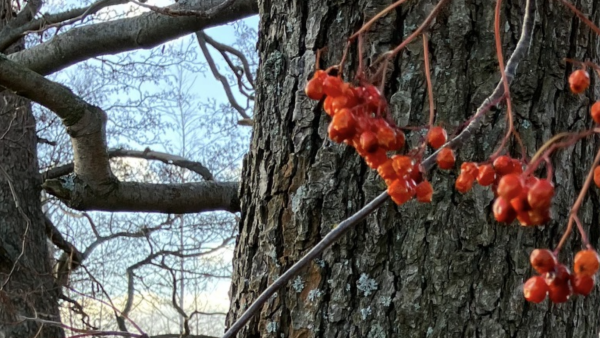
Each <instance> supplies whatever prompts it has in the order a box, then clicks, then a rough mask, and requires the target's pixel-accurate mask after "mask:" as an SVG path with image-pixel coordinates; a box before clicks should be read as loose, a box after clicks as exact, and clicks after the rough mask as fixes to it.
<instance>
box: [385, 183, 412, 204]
mask: <svg viewBox="0 0 600 338" xmlns="http://www.w3.org/2000/svg"><path fill="white" fill-rule="evenodd" d="M387 191H388V194H389V195H390V197H392V200H393V201H394V203H396V204H398V205H402V204H404V203H406V202H408V201H410V199H411V198H412V197H413V196H414V194H415V189H413V187H412V186H411V184H409V183H408V182H407V181H406V180H404V179H396V180H394V182H392V184H390V186H389V187H388V189H387Z"/></svg>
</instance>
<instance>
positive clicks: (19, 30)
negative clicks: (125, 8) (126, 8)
mask: <svg viewBox="0 0 600 338" xmlns="http://www.w3.org/2000/svg"><path fill="white" fill-rule="evenodd" d="M127 2H129V0H99V1H96V2H95V3H93V4H91V5H90V6H87V7H82V8H75V9H71V10H68V11H65V12H61V13H56V14H49V15H43V16H42V17H41V18H39V19H36V20H32V21H27V22H23V21H15V22H14V23H13V22H11V23H9V24H8V25H6V26H4V27H3V28H2V30H0V51H1V50H5V49H6V48H8V46H10V45H12V44H13V43H15V42H16V41H18V40H19V39H20V38H22V37H23V36H24V35H25V34H27V33H28V32H31V31H38V30H42V29H48V28H50V27H53V26H56V25H57V24H61V25H66V24H71V23H73V22H75V21H76V20H83V19H84V18H85V17H86V16H88V15H92V14H95V13H97V12H98V11H99V10H101V9H103V8H106V7H109V6H114V5H119V4H124V3H127ZM27 6H29V5H27ZM26 8H27V7H26Z"/></svg>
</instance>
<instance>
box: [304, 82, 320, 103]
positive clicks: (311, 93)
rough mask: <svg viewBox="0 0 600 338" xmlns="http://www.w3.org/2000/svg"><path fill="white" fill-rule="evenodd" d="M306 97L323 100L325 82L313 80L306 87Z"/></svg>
mask: <svg viewBox="0 0 600 338" xmlns="http://www.w3.org/2000/svg"><path fill="white" fill-rule="evenodd" d="M304 92H305V93H306V96H308V98H310V99H312V100H317V101H318V100H320V99H322V98H323V95H324V93H323V80H321V79H318V78H312V79H310V81H308V83H307V84H306V87H304Z"/></svg>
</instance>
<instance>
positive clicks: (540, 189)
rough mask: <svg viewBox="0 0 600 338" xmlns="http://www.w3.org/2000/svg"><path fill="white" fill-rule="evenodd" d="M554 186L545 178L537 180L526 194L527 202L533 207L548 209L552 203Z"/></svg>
mask: <svg viewBox="0 0 600 338" xmlns="http://www.w3.org/2000/svg"><path fill="white" fill-rule="evenodd" d="M553 196H554V186H553V185H552V183H551V182H550V181H548V180H546V179H541V180H539V181H537V182H536V183H535V184H534V185H533V186H532V187H531V188H530V189H529V193H528V194H527V202H529V205H530V206H531V207H532V208H533V209H548V208H550V204H552V197H553Z"/></svg>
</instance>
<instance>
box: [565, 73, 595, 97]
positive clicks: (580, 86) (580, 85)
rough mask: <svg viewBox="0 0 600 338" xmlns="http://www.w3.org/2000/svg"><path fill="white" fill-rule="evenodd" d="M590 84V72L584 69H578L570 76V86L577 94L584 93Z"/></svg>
mask: <svg viewBox="0 0 600 338" xmlns="http://www.w3.org/2000/svg"><path fill="white" fill-rule="evenodd" d="M589 85H590V74H588V72H586V71H585V70H583V69H578V70H576V71H574V72H573V73H571V75H570V76H569V86H570V87H571V91H572V92H573V93H575V94H580V93H583V92H584V91H585V90H586V89H587V88H588V87H589Z"/></svg>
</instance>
